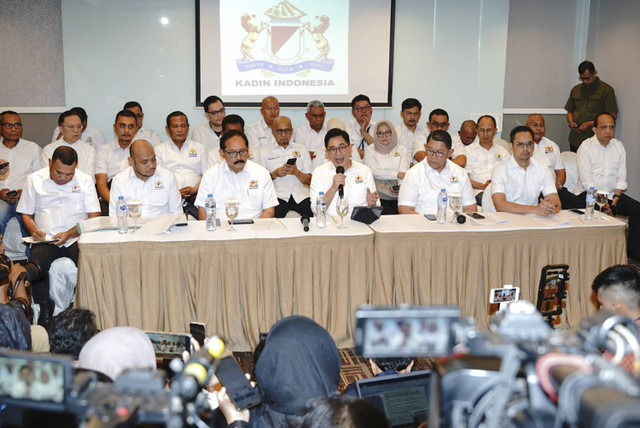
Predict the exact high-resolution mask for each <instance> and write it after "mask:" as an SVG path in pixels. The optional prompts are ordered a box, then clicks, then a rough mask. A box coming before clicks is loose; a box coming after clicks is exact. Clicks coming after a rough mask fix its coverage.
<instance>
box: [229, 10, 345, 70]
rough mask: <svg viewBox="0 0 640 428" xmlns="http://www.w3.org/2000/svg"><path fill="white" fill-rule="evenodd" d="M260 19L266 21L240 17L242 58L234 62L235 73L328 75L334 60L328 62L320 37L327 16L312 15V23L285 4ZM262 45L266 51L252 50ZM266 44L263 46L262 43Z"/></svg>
mask: <svg viewBox="0 0 640 428" xmlns="http://www.w3.org/2000/svg"><path fill="white" fill-rule="evenodd" d="M264 15H265V16H266V17H267V18H270V19H269V21H264V20H263V21H260V23H257V21H258V19H257V18H256V15H252V14H249V13H245V14H244V15H242V16H241V17H240V23H241V25H242V28H243V29H244V30H245V31H246V32H247V35H246V36H245V37H244V39H243V40H242V43H241V45H240V52H241V54H242V58H240V59H237V60H236V65H237V67H238V71H241V72H245V71H252V70H260V71H262V73H263V74H264V75H265V76H271V75H273V74H275V73H277V74H294V73H298V75H300V76H306V75H307V74H309V73H310V72H311V70H319V71H331V70H333V65H334V60H333V59H330V58H329V52H330V51H331V46H330V44H329V41H328V40H327V38H326V37H325V36H324V33H325V32H326V31H327V29H328V28H329V25H330V24H331V19H330V18H329V17H328V16H327V15H316V16H315V18H314V20H315V22H311V20H310V19H309V18H306V19H305V17H307V13H306V12H304V11H302V10H300V9H299V8H297V7H296V6H294V5H293V4H291V3H290V2H289V1H287V0H284V1H282V2H280V3H278V4H277V5H275V6H272V7H270V8H269V9H268V10H267V11H266V12H264ZM259 42H263V44H265V45H266V47H264V48H262V49H256V47H257V46H259V45H260V43H259ZM264 42H266V43H264Z"/></svg>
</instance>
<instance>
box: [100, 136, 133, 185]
mask: <svg viewBox="0 0 640 428" xmlns="http://www.w3.org/2000/svg"><path fill="white" fill-rule="evenodd" d="M130 145H131V144H129V146H130ZM129 146H127V148H126V149H123V148H122V147H120V144H118V139H117V138H115V139H113V140H112V141H110V142H109V143H108V144H104V145H102V146H100V147H99V148H98V151H97V152H96V174H107V181H109V180H111V179H112V178H113V177H114V176H115V175H116V174H117V173H119V172H120V171H123V170H124V169H126V168H127V167H128V166H129Z"/></svg>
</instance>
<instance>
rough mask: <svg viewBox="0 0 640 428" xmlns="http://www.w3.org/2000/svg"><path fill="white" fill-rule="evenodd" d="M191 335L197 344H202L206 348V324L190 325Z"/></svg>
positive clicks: (194, 323)
mask: <svg viewBox="0 0 640 428" xmlns="http://www.w3.org/2000/svg"><path fill="white" fill-rule="evenodd" d="M189 333H191V336H192V337H193V338H194V339H195V340H196V342H198V343H199V344H200V346H204V339H205V337H207V335H206V333H205V327H204V323H201V322H192V323H189Z"/></svg>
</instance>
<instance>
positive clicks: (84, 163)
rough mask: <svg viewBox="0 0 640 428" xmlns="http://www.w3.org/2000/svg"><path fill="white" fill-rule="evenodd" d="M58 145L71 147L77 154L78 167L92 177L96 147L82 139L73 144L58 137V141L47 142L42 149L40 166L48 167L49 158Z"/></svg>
mask: <svg viewBox="0 0 640 428" xmlns="http://www.w3.org/2000/svg"><path fill="white" fill-rule="evenodd" d="M60 146H67V147H71V148H72V149H73V150H75V151H76V153H77V154H78V169H79V170H80V171H82V172H84V173H85V174H87V175H88V176H89V177H92V178H94V177H93V174H94V171H95V166H96V149H94V148H93V146H91V145H90V144H87V143H85V142H84V141H82V140H78V141H76V142H75V143H73V144H69V143H67V142H66V141H65V140H64V139H62V138H60V139H59V140H58V141H54V142H53V143H49V144H47V145H46V146H44V148H43V149H42V167H43V168H48V167H49V159H51V156H53V152H55V151H56V149H57V148H58V147H60Z"/></svg>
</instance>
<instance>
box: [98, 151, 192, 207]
mask: <svg viewBox="0 0 640 428" xmlns="http://www.w3.org/2000/svg"><path fill="white" fill-rule="evenodd" d="M129 152H130V156H129V158H128V159H127V161H128V163H129V166H128V167H127V168H125V169H124V170H123V171H121V172H120V173H118V174H117V175H116V176H115V177H114V178H113V182H112V184H111V193H110V197H109V199H110V202H109V215H110V216H115V215H116V203H117V202H118V197H119V196H122V197H123V198H124V200H125V201H129V200H132V199H138V200H140V202H142V209H141V217H143V218H157V217H164V216H168V215H172V214H180V213H181V212H182V204H181V197H180V191H179V190H178V184H177V183H176V179H175V177H174V175H173V174H172V173H171V171H168V170H166V169H164V168H161V167H159V166H157V160H156V155H155V152H154V150H153V146H152V145H151V143H149V142H148V141H146V140H135V141H134V142H133V143H131V146H130V147H129Z"/></svg>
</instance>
